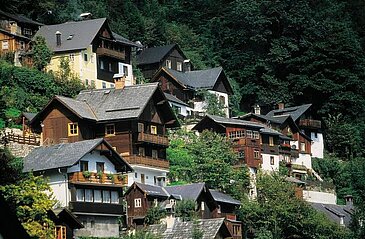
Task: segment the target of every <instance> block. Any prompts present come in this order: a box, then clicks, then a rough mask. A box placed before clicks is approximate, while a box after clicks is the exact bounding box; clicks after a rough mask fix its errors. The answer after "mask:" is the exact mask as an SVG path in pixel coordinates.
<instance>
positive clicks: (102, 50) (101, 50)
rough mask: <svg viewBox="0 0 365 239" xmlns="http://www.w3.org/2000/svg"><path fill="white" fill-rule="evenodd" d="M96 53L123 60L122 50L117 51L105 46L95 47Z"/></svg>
mask: <svg viewBox="0 0 365 239" xmlns="http://www.w3.org/2000/svg"><path fill="white" fill-rule="evenodd" d="M96 54H98V55H100V56H109V57H112V58H116V59H118V60H122V61H123V60H125V53H124V52H119V51H116V50H112V49H108V48H105V47H98V48H97V49H96Z"/></svg>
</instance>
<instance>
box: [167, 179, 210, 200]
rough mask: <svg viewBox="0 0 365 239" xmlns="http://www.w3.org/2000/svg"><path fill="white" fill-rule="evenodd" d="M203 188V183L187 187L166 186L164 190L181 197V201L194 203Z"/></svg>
mask: <svg viewBox="0 0 365 239" xmlns="http://www.w3.org/2000/svg"><path fill="white" fill-rule="evenodd" d="M204 187H205V183H193V184H187V185H178V186H167V187H165V190H166V191H167V192H168V193H169V194H174V195H181V198H182V199H183V200H193V201H196V200H197V199H198V197H199V195H200V193H201V192H202V191H203V189H204Z"/></svg>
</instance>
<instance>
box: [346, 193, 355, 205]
mask: <svg viewBox="0 0 365 239" xmlns="http://www.w3.org/2000/svg"><path fill="white" fill-rule="evenodd" d="M345 201H346V206H352V205H353V204H354V197H353V196H352V195H346V196H345Z"/></svg>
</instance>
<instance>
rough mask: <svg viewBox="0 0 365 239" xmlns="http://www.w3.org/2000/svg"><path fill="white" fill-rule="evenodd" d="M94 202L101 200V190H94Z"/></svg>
mask: <svg viewBox="0 0 365 239" xmlns="http://www.w3.org/2000/svg"><path fill="white" fill-rule="evenodd" d="M94 202H99V203H101V202H103V198H102V196H101V190H99V189H96V190H94Z"/></svg>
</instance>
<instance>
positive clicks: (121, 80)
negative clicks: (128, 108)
mask: <svg viewBox="0 0 365 239" xmlns="http://www.w3.org/2000/svg"><path fill="white" fill-rule="evenodd" d="M113 79H114V84H115V89H124V87H125V76H124V74H114V77H113Z"/></svg>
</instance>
